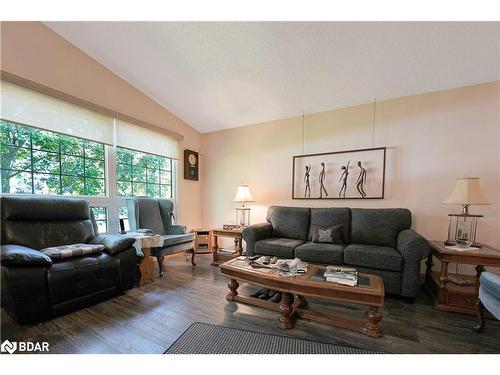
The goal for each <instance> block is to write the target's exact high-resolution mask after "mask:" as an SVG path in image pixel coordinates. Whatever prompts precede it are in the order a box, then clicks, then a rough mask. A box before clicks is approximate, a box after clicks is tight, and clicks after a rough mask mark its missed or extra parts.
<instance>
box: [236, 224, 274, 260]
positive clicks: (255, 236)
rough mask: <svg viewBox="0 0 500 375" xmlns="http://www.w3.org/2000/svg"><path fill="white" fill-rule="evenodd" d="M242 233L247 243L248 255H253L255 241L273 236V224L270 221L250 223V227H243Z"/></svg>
mask: <svg viewBox="0 0 500 375" xmlns="http://www.w3.org/2000/svg"><path fill="white" fill-rule="evenodd" d="M241 235H242V237H243V239H244V240H245V242H246V244H247V248H246V254H247V256H252V255H254V252H255V242H257V241H260V240H264V239H266V238H269V237H272V235H273V226H272V225H271V224H269V223H261V224H254V225H250V226H249V227H246V228H245V229H243V233H242V234H241Z"/></svg>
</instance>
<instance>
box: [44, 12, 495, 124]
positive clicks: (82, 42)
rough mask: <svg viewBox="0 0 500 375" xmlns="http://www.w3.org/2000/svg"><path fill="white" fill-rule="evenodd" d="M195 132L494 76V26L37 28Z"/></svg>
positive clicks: (178, 24)
mask: <svg viewBox="0 0 500 375" xmlns="http://www.w3.org/2000/svg"><path fill="white" fill-rule="evenodd" d="M45 24H46V25H47V26H48V27H50V28H51V29H52V30H54V31H55V32H57V33H58V34H60V35H61V36H63V37H64V38H65V39H67V40H68V41H70V42H71V43H73V44H74V45H76V46H77V47H78V48H80V49H81V50H83V51H84V52H86V53H87V54H88V55H90V56H91V57H93V58H94V59H96V60H97V61H99V62H100V63H101V64H103V65H104V66H106V67H108V68H109V69H110V70H112V71H113V72H115V73H116V74H118V75H119V76H120V77H122V78H123V79H125V80H126V81H128V82H130V83H131V84H132V85H133V86H135V87H136V88H138V89H139V90H141V91H142V92H143V93H145V94H146V95H148V96H149V97H151V98H152V99H154V100H156V101H157V102H158V103H160V104H161V105H162V106H164V107H165V108H167V109H169V110H170V111H172V112H173V113H175V114H176V115H177V116H179V117H180V118H182V119H183V120H185V121H186V122H188V123H189V124H191V125H192V126H193V127H194V128H196V129H197V130H198V131H200V132H202V133H206V132H211V131H215V130H220V129H225V128H231V127H238V126H243V125H248V124H254V123H259V122H265V121H271V120H275V119H282V118H288V117H293V116H297V115H301V114H302V112H305V113H306V114H307V113H311V112H319V111H325V110H329V109H334V108H340V107H347V106H352V105H357V104H362V103H367V102H371V101H373V98H377V100H382V99H389V98H394V97H400V96H406V95H413V94H418V93H424V92H431V91H437V90H443V89H449V88H454V87H460V86H467V85H473V84H478V83H483V82H489V81H494V80H498V79H500V77H499V75H500V70H499V48H500V47H499V46H500V23H497V22H496V23H476V22H467V23H465V22H456V23H455V22H452V23H434V22H422V23H413V22H398V23H389V22H315V23H313V22H229V23H225V22H46V23H45Z"/></svg>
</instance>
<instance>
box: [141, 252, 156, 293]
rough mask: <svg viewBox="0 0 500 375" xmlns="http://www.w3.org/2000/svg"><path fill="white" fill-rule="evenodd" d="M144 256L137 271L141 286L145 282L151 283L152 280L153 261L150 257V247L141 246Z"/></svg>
mask: <svg viewBox="0 0 500 375" xmlns="http://www.w3.org/2000/svg"><path fill="white" fill-rule="evenodd" d="M142 252H143V254H144V258H142V261H141V263H139V271H140V274H141V277H140V278H139V286H143V285H144V284H147V283H152V282H153V281H154V262H153V259H152V258H151V256H150V254H151V249H150V248H148V247H145V248H142Z"/></svg>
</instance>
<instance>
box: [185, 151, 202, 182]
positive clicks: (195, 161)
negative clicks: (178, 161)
mask: <svg viewBox="0 0 500 375" xmlns="http://www.w3.org/2000/svg"><path fill="white" fill-rule="evenodd" d="M199 165H200V160H199V158H198V153H197V152H196V151H191V150H184V179H186V180H193V181H198V166H199Z"/></svg>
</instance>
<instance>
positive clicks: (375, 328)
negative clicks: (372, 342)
mask: <svg viewBox="0 0 500 375" xmlns="http://www.w3.org/2000/svg"><path fill="white" fill-rule="evenodd" d="M366 317H367V318H368V323H367V324H366V326H365V327H364V328H363V333H365V334H366V335H368V336H370V337H382V336H383V333H382V329H381V328H380V325H379V323H380V321H381V320H382V313H381V312H380V311H379V310H378V307H376V306H370V307H369V308H368V311H367V312H366Z"/></svg>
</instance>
